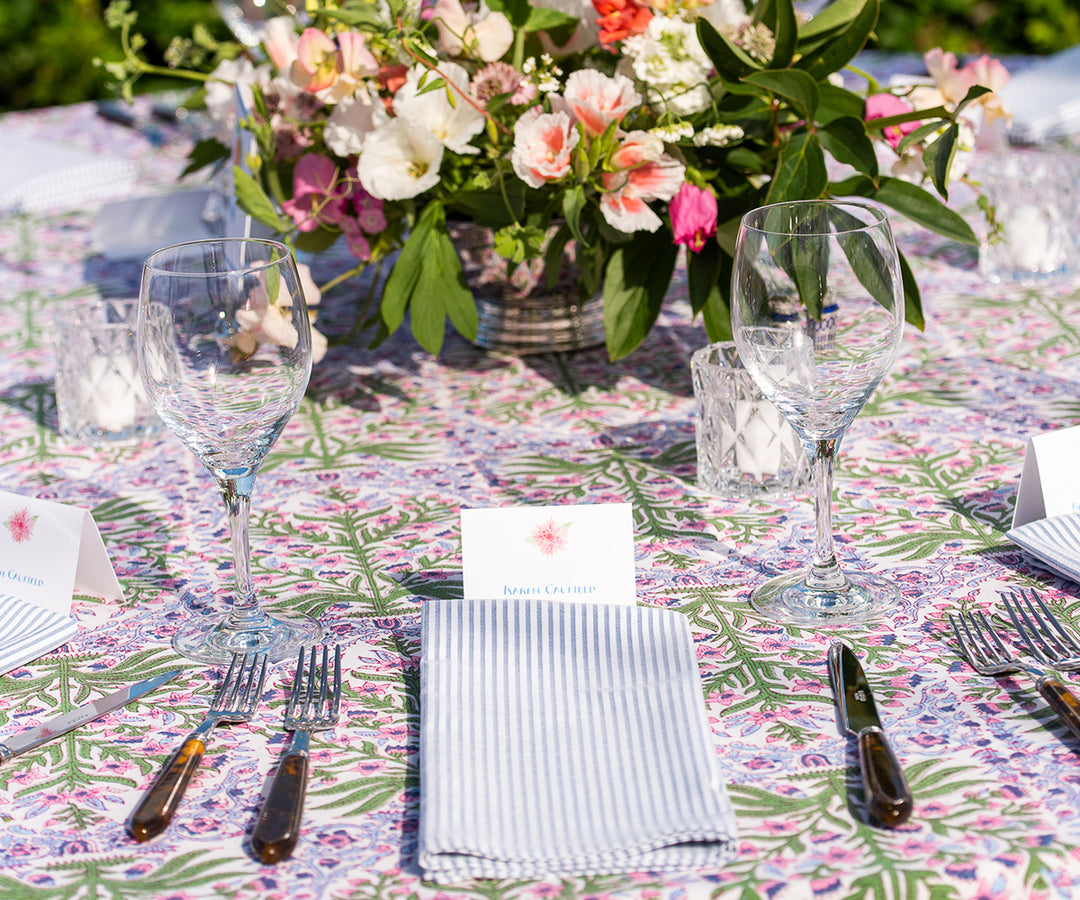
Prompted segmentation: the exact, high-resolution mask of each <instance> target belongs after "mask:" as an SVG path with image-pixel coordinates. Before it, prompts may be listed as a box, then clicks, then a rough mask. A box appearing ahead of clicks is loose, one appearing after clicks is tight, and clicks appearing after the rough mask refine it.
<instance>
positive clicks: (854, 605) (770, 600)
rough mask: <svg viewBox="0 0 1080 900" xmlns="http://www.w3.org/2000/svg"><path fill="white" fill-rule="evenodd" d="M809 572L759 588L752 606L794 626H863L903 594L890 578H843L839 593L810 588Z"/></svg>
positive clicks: (792, 575) (784, 577)
mask: <svg viewBox="0 0 1080 900" xmlns="http://www.w3.org/2000/svg"><path fill="white" fill-rule="evenodd" d="M806 575H807V573H806V572H796V573H794V574H789V575H779V576H777V577H776V578H770V579H769V580H768V581H766V582H765V583H764V584H762V585H759V586H758V587H757V588H755V589H754V592H753V593H752V594H751V595H750V605H751V606H752V607H753V608H754V609H755V610H756V611H757V612H759V613H761V614H762V615H763V616H767V617H768V618H770V619H775V620H776V621H778V622H784V623H787V624H791V625H803V626H807V627H811V628H812V627H814V626H838V627H842V626H845V625H861V624H863V623H866V622H870V621H876V620H878V619H880V618H881V616H882V614H883V613H885V612H887V611H888V610H890V609H892V608H893V607H894V606H896V604H897V603H898V602H899V600H900V591H899V590H898V589H897V587H896V585H895V584H893V583H892V582H891V581H889V580H888V579H887V578H882V577H881V576H879V575H869V574H866V573H855V574H851V575H849V574H846V573H845V575H844V586H843V587H842V588H840V589H838V590H821V589H820V588H811V587H810V586H809V585H808V584H807V583H806Z"/></svg>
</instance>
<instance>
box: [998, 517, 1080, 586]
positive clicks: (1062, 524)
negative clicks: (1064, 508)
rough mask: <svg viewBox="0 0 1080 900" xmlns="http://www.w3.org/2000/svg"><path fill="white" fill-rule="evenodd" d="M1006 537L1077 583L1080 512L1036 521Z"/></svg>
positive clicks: (1079, 567) (1078, 578) (1079, 563)
mask: <svg viewBox="0 0 1080 900" xmlns="http://www.w3.org/2000/svg"><path fill="white" fill-rule="evenodd" d="M1006 537H1008V538H1009V540H1010V541H1012V542H1013V543H1014V544H1016V545H1018V546H1020V547H1023V548H1024V549H1025V550H1026V551H1027V552H1028V553H1030V554H1031V555H1032V556H1034V557H1035V558H1036V559H1038V560H1039V561H1040V562H1042V563H1043V564H1044V565H1046V566H1047V567H1048V568H1050V569H1053V570H1054V571H1055V572H1057V573H1058V574H1059V575H1061V576H1063V577H1064V578H1068V579H1069V580H1070V581H1075V582H1077V583H1078V584H1080V513H1069V514H1068V515H1065V516H1052V517H1051V518H1049V519H1037V520H1036V521H1034V522H1028V523H1027V524H1026V525H1021V526H1020V527H1019V528H1013V529H1012V530H1011V531H1009V532H1008V534H1007V535H1006Z"/></svg>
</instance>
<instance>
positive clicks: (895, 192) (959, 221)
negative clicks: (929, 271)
mask: <svg viewBox="0 0 1080 900" xmlns="http://www.w3.org/2000/svg"><path fill="white" fill-rule="evenodd" d="M829 190H830V193H831V194H833V195H834V196H837V197H851V196H859V197H866V198H868V199H870V200H876V201H877V202H878V203H883V204H884V205H885V206H888V207H890V208H892V209H895V210H896V211H897V212H899V213H902V214H903V215H905V216H907V217H908V218H909V219H911V221H912V222H915V223H916V224H918V225H921V226H922V227H923V228H928V229H929V230H930V231H933V232H934V233H935V234H940V235H941V236H942V237H946V238H949V239H950V240H953V241H959V242H960V243H962V244H971V245H973V246H977V245H978V243H979V239H978V238H977V237H975V232H974V231H972V230H971V226H970V225H969V224H968V223H967V220H966V219H964V217H963V216H961V215H960V214H959V213H957V212H954V211H953V210H951V209H949V207H948V206H946V205H945V204H944V203H942V202H941V201H940V200H939V199H938V198H937V197H935V196H934V195H933V194H931V193H930V192H929V191H927V190H925V189H923V188H921V187H919V186H918V185H916V184H911V182H908V181H903V180H902V179H900V178H893V177H891V176H887V175H885V176H882V177H881V180H880V181H879V182H878V185H877V186H876V187H875V185H874V183H873V182H872V181H870V179H869V178H867V177H866V176H865V175H855V176H852V177H851V178H848V179H846V180H844V181H840V182H836V183H835V184H831V185H829Z"/></svg>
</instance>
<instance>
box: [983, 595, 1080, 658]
mask: <svg viewBox="0 0 1080 900" xmlns="http://www.w3.org/2000/svg"><path fill="white" fill-rule="evenodd" d="M1001 599H1002V600H1004V601H1005V609H1006V611H1007V612H1008V613H1009V618H1010V619H1012V622H1013V625H1015V626H1016V630H1017V632H1018V633H1019V635H1020V639H1021V640H1022V641H1023V642H1024V644H1025V645H1026V646H1027V648H1028V650H1030V651H1031V655H1032V656H1034V657H1035V658H1036V659H1037V660H1039V661H1040V662H1044V663H1046V664H1047V665H1048V666H1053V667H1054V668H1055V669H1060V670H1062V671H1064V672H1076V671H1080V644H1077V642H1076V641H1075V640H1074V639H1073V638H1072V637H1070V636H1069V633H1068V632H1067V631H1066V630H1065V629H1064V628H1062V627H1061V623H1060V622H1059V621H1058V620H1057V618H1056V617H1055V616H1054V614H1053V613H1052V612H1051V611H1050V609H1049V608H1048V607H1047V605H1046V604H1045V603H1043V600H1042V597H1040V596H1039V595H1038V594H1037V593H1035V591H1025V590H1023V589H1022V588H1021V589H1020V591H1019V593H1015V592H1013V591H1002V592H1001Z"/></svg>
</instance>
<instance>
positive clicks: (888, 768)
mask: <svg viewBox="0 0 1080 900" xmlns="http://www.w3.org/2000/svg"><path fill="white" fill-rule="evenodd" d="M829 681H830V682H831V684H832V690H833V695H834V696H835V697H836V705H837V707H838V708H839V710H840V721H841V724H842V726H843V728H844V729H846V730H847V731H849V732H850V733H851V734H854V735H855V736H856V737H857V739H858V744H859V769H860V770H861V772H862V783H863V791H864V792H865V794H866V803H867V808H868V809H869V812H870V815H871V816H872V817H873V818H874V819H876V820H877V821H878V822H880V823H881V824H882V825H886V826H889V827H893V826H896V825H902V824H903V823H904V822H906V821H907V820H908V817H909V816H910V815H911V810H912V799H911V789H910V788H909V787H908V783H907V779H906V778H904V772H903V770H902V769H901V768H900V763H899V762H898V761H897V759H896V755H895V754H894V753H893V750H892V747H890V746H889V742H888V741H887V740H886V739H885V731H884V730H883V729H882V727H881V719H880V718H879V717H878V713H877V707H876V706H875V705H874V695H873V694H872V693H871V692H870V685H869V684H868V683H867V681H866V673H865V672H863V668H862V666H861V665H860V664H859V660H858V657H856V656H855V653H854V652H853V651H852V649H851V648H850V647H849V646H848V645H847V644H845V643H844V642H843V641H835V642H833V644H832V646H830V647H829Z"/></svg>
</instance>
